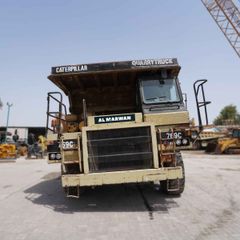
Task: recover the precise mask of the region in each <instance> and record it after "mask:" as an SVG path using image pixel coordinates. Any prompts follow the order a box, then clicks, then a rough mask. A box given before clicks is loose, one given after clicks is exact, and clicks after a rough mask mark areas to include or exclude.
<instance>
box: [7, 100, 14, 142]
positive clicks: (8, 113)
mask: <svg viewBox="0 0 240 240" xmlns="http://www.w3.org/2000/svg"><path fill="white" fill-rule="evenodd" d="M12 105H13V104H10V103H9V102H7V106H8V112H7V124H6V133H5V142H7V132H8V123H9V115H10V108H11V107H12Z"/></svg>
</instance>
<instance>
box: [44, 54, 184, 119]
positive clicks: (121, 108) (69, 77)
mask: <svg viewBox="0 0 240 240" xmlns="http://www.w3.org/2000/svg"><path fill="white" fill-rule="evenodd" d="M179 70H180V66H179V65H178V62H177V59H176V58H165V59H148V60H134V61H121V62H105V63H97V64H80V65H66V66H57V67H52V72H51V75H50V76H49V77H48V78H49V79H50V80H51V81H52V82H53V83H54V84H56V85H57V86H58V87H59V88H60V89H61V90H63V92H64V93H65V94H66V95H67V96H68V97H69V103H70V112H71V113H73V114H80V113H81V112H82V101H81V100H82V99H85V100H86V102H87V107H88V110H89V111H90V112H92V113H93V114H95V115H98V114H108V113H114V112H115V110H116V109H117V112H118V113H120V112H125V113H126V112H134V111H135V110H136V109H135V108H136V84H137V79H138V78H139V77H141V76H145V75H147V74H149V73H151V75H152V74H156V75H159V74H164V75H165V76H169V77H170V76H171V77H175V76H177V75H178V73H179Z"/></svg>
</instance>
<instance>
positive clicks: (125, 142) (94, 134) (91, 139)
mask: <svg viewBox="0 0 240 240" xmlns="http://www.w3.org/2000/svg"><path fill="white" fill-rule="evenodd" d="M87 145H88V161H89V171H90V172H102V171H120V170H133V169H146V168H152V166H153V153H152V138H151V129H150V127H135V128H121V129H110V130H97V131H96V130H94V131H88V132H87Z"/></svg>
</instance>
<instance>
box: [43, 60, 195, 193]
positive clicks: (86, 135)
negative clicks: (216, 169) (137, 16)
mask: <svg viewBox="0 0 240 240" xmlns="http://www.w3.org/2000/svg"><path fill="white" fill-rule="evenodd" d="M179 71H180V66H179V64H178V61H177V59H176V58H164V59H145V60H134V61H121V62H105V63H96V64H78V65H66V66H57V67H52V71H51V75H50V76H49V77H48V78H49V79H50V80H51V81H52V82H53V83H54V84H55V85H56V86H57V87H59V88H60V89H61V90H62V91H63V92H64V93H65V94H66V96H68V99H69V112H68V111H67V107H66V106H65V105H64V103H63V96H62V94H61V93H60V92H49V93H48V98H47V99H48V104H47V129H48V134H47V141H48V162H49V163H56V162H60V163H61V172H62V175H61V180H62V186H63V188H64V189H65V191H66V194H67V196H68V197H79V194H80V191H81V188H83V187H86V186H98V185H104V184H121V183H140V182H156V181H159V182H160V189H161V190H162V191H164V192H165V193H167V194H178V195H179V194H181V193H182V192H183V190H184V185H185V175H184V164H183V160H182V156H181V153H180V151H179V150H178V147H181V146H188V145H189V144H190V142H191V141H190V138H191V137H192V134H193V135H194V134H195V135H194V136H193V137H197V136H196V133H193V132H191V131H190V120H189V113H188V111H187V109H186V106H185V104H184V100H183V96H182V92H181V86H180V83H179V80H178V73H179Z"/></svg>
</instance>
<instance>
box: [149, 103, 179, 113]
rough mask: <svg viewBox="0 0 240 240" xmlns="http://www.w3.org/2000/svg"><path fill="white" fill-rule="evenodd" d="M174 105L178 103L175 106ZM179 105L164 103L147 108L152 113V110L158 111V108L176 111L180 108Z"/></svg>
mask: <svg viewBox="0 0 240 240" xmlns="http://www.w3.org/2000/svg"><path fill="white" fill-rule="evenodd" d="M176 103H178V104H177V105H176ZM165 104H168V105H165ZM180 105H181V104H180V103H179V102H164V105H156V106H152V107H150V108H149V111H152V110H154V109H159V108H165V109H166V108H168V107H171V108H174V109H175V108H176V109H179V108H180Z"/></svg>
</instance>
